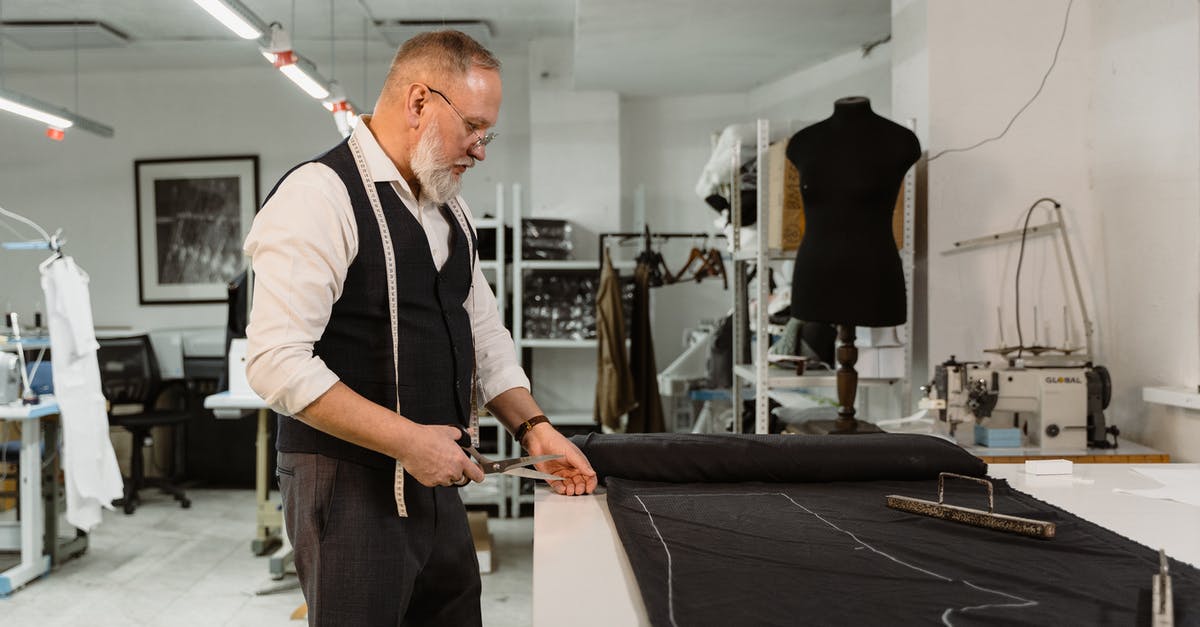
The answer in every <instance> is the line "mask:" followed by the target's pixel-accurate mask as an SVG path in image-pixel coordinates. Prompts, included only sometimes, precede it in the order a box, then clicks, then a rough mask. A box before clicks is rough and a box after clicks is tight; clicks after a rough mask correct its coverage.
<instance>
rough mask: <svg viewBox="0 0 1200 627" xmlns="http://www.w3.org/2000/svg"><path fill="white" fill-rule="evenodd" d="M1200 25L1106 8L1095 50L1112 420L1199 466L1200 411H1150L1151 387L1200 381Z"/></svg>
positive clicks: (1092, 130)
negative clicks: (1144, 390) (1146, 393)
mask: <svg viewBox="0 0 1200 627" xmlns="http://www.w3.org/2000/svg"><path fill="white" fill-rule="evenodd" d="M1198 19H1200V15H1198V11H1197V5H1196V3H1195V2H1183V1H1178V0H1175V1H1172V0H1156V1H1155V2H1151V3H1138V4H1136V5H1131V4H1130V3H1126V2H1120V1H1117V0H1106V1H1103V2H1095V3H1094V7H1093V9H1092V19H1091V23H1090V28H1091V30H1092V45H1091V48H1090V50H1089V56H1090V57H1091V66H1090V68H1089V69H1090V73H1091V76H1092V77H1093V85H1092V102H1091V107H1090V120H1089V122H1090V124H1089V129H1088V131H1089V134H1090V139H1091V141H1090V145H1089V152H1090V157H1091V168H1092V169H1091V173H1090V174H1091V176H1090V180H1089V183H1090V185H1091V188H1092V194H1091V203H1092V204H1093V205H1094V207H1095V211H1096V214H1097V216H1098V217H1099V225H1098V230H1099V233H1098V239H1099V242H1098V245H1099V248H1100V251H1101V252H1102V254H1101V255H1100V257H1099V258H1096V259H1093V262H1094V263H1095V267H1096V268H1097V269H1098V270H1099V271H1101V272H1102V273H1103V275H1104V277H1105V280H1104V281H1103V282H1098V284H1097V286H1096V287H1097V290H1098V292H1099V300H1101V303H1102V304H1101V311H1100V314H1101V320H1102V321H1104V322H1106V323H1107V324H1105V325H1104V326H1103V327H1102V328H1101V333H1102V334H1103V335H1104V347H1105V360H1104V363H1106V364H1107V365H1108V367H1109V368H1110V369H1111V370H1112V376H1113V382H1114V385H1115V387H1116V390H1115V393H1114V396H1113V406H1112V408H1111V409H1110V411H1109V415H1111V416H1115V417H1116V418H1117V422H1118V424H1119V425H1121V428H1122V429H1123V430H1124V431H1125V432H1126V433H1128V434H1129V435H1131V436H1132V437H1133V438H1135V439H1138V440H1141V441H1143V442H1145V443H1146V444H1148V445H1150V446H1153V447H1154V448H1159V449H1162V450H1165V451H1168V452H1170V453H1171V455H1172V457H1173V458H1174V459H1178V460H1189V461H1200V412H1194V411H1188V410H1183V409H1177V408H1167V407H1163V406H1158V405H1149V404H1146V403H1143V402H1142V400H1141V387H1142V386H1147V385H1173V386H1179V385H1187V386H1192V387H1193V389H1194V386H1195V385H1196V384H1197V383H1200V337H1198V335H1197V331H1198V322H1197V321H1198V320H1200V309H1198V307H1197V304H1198V302H1197V299H1198V295H1200V294H1198V290H1197V285H1198V283H1200V252H1198V251H1200V245H1198V244H1200V177H1198V174H1200V102H1198V100H1200V98H1198V95H1197V94H1198V92H1200V64H1198V62H1197V51H1198V50H1200V36H1198V30H1200V29H1198Z"/></svg>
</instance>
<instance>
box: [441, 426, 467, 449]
mask: <svg viewBox="0 0 1200 627" xmlns="http://www.w3.org/2000/svg"><path fill="white" fill-rule="evenodd" d="M446 426H448V427H454V428H455V429H458V439H457V440H455V443H456V444H458V445H459V446H461V447H463V448H466V449H469V448H471V432H470V431H467V429H466V427H463V426H462V425H446Z"/></svg>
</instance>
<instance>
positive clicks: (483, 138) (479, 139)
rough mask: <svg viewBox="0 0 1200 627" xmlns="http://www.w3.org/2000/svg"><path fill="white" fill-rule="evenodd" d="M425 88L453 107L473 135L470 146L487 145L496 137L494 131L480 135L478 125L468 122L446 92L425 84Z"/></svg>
mask: <svg viewBox="0 0 1200 627" xmlns="http://www.w3.org/2000/svg"><path fill="white" fill-rule="evenodd" d="M425 88H426V89H428V90H429V91H431V92H433V93H435V94H437V95H439V96H441V97H442V100H445V101H446V104H448V105H450V108H451V109H454V112H455V113H457V114H458V119H460V120H462V121H463V124H466V125H467V130H468V131H470V132H471V133H473V134H474V135H475V142H474V143H473V144H471V148H483V147H484V146H487V145H488V144H490V143H492V140H493V139H496V133H488V134H487V135H480V134H479V127H478V126H476V125H475V124H472V123H470V122H468V121H467V118H466V116H464V115H463V114H462V111H459V110H458V107H456V106H454V103H453V102H450V99H449V98H447V97H446V94H443V93H442V92H440V91H438V90H436V89H434V88H432V87H430V86H429V85H426V86H425Z"/></svg>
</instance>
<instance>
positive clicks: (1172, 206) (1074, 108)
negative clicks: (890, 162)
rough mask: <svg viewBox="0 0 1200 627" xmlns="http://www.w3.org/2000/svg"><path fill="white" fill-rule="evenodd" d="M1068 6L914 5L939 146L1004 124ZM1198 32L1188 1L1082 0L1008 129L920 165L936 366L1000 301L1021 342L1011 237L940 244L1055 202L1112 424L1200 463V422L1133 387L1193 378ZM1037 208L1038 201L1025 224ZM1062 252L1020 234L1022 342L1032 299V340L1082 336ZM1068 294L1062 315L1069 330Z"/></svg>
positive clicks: (986, 329)
mask: <svg viewBox="0 0 1200 627" xmlns="http://www.w3.org/2000/svg"><path fill="white" fill-rule="evenodd" d="M915 4H916V3H912V4H910V5H909V6H910V7H911V6H913V5H915ZM1065 9H1066V3H1057V2H1056V3H1046V2H1041V1H1038V0H1017V1H1013V2H1007V3H950V2H946V3H928V5H926V6H925V7H924V10H925V11H926V19H927V21H926V28H927V33H926V35H927V39H926V50H925V53H924V54H927V56H928V83H929V89H928V107H929V116H930V125H929V129H928V132H929V141H928V144H929V145H928V146H927V149H928V151H929V152H930V153H931V154H933V155H936V154H937V153H938V152H939V151H941V150H943V149H946V148H951V147H961V146H968V145H970V144H973V143H975V142H977V141H979V140H981V139H983V138H986V137H989V136H992V135H995V134H997V133H999V132H1000V131H1001V129H1003V127H1004V125H1005V124H1006V123H1007V122H1008V120H1009V119H1010V118H1011V117H1012V116H1013V114H1014V113H1015V112H1016V111H1017V110H1018V109H1019V108H1020V107H1021V106H1022V105H1023V104H1024V103H1025V102H1026V101H1027V100H1028V99H1029V97H1030V96H1031V95H1032V94H1033V92H1034V90H1035V89H1036V88H1037V86H1038V83H1039V81H1040V80H1041V77H1042V73H1043V72H1044V71H1045V68H1046V67H1047V66H1048V64H1049V63H1050V59H1051V57H1052V54H1053V52H1054V47H1055V44H1056V42H1057V41H1058V37H1059V34H1060V32H1061V28H1062V24H1063V16H1064V12H1065ZM914 30H919V29H914ZM1197 32H1198V28H1197V8H1196V5H1195V3H1188V2H1178V1H1172V0H1157V1H1155V2H1149V3H1137V5H1136V6H1134V5H1130V4H1128V3H1122V2H1116V1H1113V2H1091V3H1086V2H1076V3H1075V4H1074V5H1073V7H1072V12H1071V18H1070V24H1069V27H1068V30H1067V34H1066V39H1065V41H1064V42H1063V45H1062V50H1061V52H1060V55H1059V59H1058V64H1057V66H1056V67H1055V69H1054V71H1053V73H1052V74H1051V75H1050V78H1049V80H1048V81H1047V83H1046V86H1045V89H1044V91H1043V92H1042V93H1041V95H1040V96H1039V97H1038V98H1037V100H1036V101H1035V102H1034V104H1033V105H1032V106H1030V107H1029V108H1028V109H1027V110H1026V111H1025V112H1024V114H1022V116H1021V118H1020V119H1019V120H1017V122H1016V123H1015V124H1014V125H1013V127H1012V129H1011V130H1010V131H1009V132H1008V134H1007V135H1006V136H1005V137H1004V138H1003V139H1001V140H999V141H996V142H992V143H989V144H986V145H984V146H981V147H979V148H976V149H974V150H971V151H969V152H963V153H947V154H945V155H943V156H942V157H939V158H937V159H936V160H934V161H932V162H930V163H929V165H928V188H929V204H928V210H929V221H928V237H929V248H930V250H929V280H930V286H929V296H928V304H929V329H930V339H929V356H930V360H931V361H934V362H936V361H941V360H942V359H945V358H947V357H949V355H951V354H956V355H958V356H959V357H960V358H978V357H980V356H981V353H980V351H981V350H982V349H983V348H985V347H989V346H995V345H996V344H998V343H999V341H1000V337H999V335H1000V333H999V331H998V330H997V329H998V321H997V308H998V307H999V308H1000V309H1001V311H1002V314H1001V319H1002V321H1003V324H1004V338H1003V340H1004V342H1005V343H1007V344H1015V343H1016V341H1017V338H1016V328H1015V327H1016V325H1015V317H1014V314H1013V308H1014V304H1015V303H1014V300H1015V297H1014V296H1013V281H1014V274H1015V269H1016V268H1015V266H1016V256H1017V246H1016V245H1009V246H997V247H992V248H989V249H986V250H980V251H975V252H965V253H958V254H952V255H942V254H941V251H943V250H945V249H947V248H948V247H949V246H950V245H951V243H952V242H954V241H957V240H962V239H967V238H971V237H977V236H981V235H985V234H989V233H992V232H998V231H1003V230H1009V229H1013V228H1019V227H1020V226H1021V218H1022V217H1023V214H1024V211H1025V209H1026V208H1027V207H1028V206H1029V204H1030V203H1032V202H1033V201H1034V200H1035V199H1037V198H1039V197H1041V196H1053V197H1054V198H1057V199H1058V200H1059V201H1061V202H1062V204H1063V210H1064V214H1065V219H1066V221H1067V223H1068V225H1069V229H1068V234H1069V236H1070V238H1071V241H1072V245H1073V248H1074V251H1075V254H1076V261H1077V263H1078V264H1079V270H1080V274H1081V276H1080V279H1081V281H1082V282H1083V284H1084V294H1085V302H1086V304H1087V307H1088V309H1089V312H1090V313H1091V316H1092V317H1093V318H1094V320H1095V322H1096V337H1095V340H1096V342H1095V348H1096V350H1095V359H1096V362H1097V363H1099V364H1103V365H1105V366H1107V367H1108V368H1109V369H1110V370H1111V371H1112V374H1113V383H1114V388H1115V391H1114V400H1113V404H1112V406H1111V407H1110V409H1109V411H1108V415H1109V420H1110V422H1113V423H1115V424H1117V425H1118V426H1119V427H1120V428H1121V429H1122V431H1123V432H1124V433H1125V434H1126V435H1127V436H1130V437H1131V438H1132V439H1134V440H1139V441H1142V442H1144V443H1145V444H1147V445H1149V446H1152V447H1155V448H1158V449H1162V450H1165V451H1167V452H1169V453H1171V454H1172V456H1173V457H1174V458H1175V459H1179V460H1192V461H1195V460H1197V459H1200V420H1197V416H1196V415H1195V414H1194V413H1185V412H1182V411H1174V410H1167V409H1163V408H1157V407H1154V408H1151V407H1147V406H1146V405H1145V404H1143V403H1142V401H1141V387H1142V386H1144V385H1154V384H1175V385H1184V384H1191V385H1194V384H1195V383H1196V382H1197V379H1198V378H1200V369H1198V367H1197V355H1198V350H1200V338H1198V336H1197V328H1198V324H1197V313H1198V312H1197V292H1196V288H1195V285H1196V283H1197V279H1198V278H1200V276H1198V265H1200V262H1198V260H1197V253H1196V250H1197V234H1198V232H1200V225H1198V221H1197V205H1198V204H1200V189H1198V180H1200V179H1198V178H1197V173H1198V171H1200V158H1198V156H1197V153H1198V143H1200V131H1198V118H1197V111H1198V108H1197V92H1198V87H1200V79H1198V73H1197V70H1198V67H1197V51H1198V44H1197ZM915 54H916V55H917V56H919V55H920V54H921V53H920V52H916V53H915ZM916 88H918V89H919V87H916ZM897 99H898V100H899V98H897ZM908 101H913V102H917V101H919V99H914V98H912V97H909V98H908ZM916 106H917V107H919V105H916ZM1045 219H1046V212H1045V211H1043V210H1038V211H1037V212H1035V214H1034V218H1033V222H1032V223H1034V224H1036V223H1038V222H1041V221H1043V220H1045ZM1059 250H1061V249H1060V248H1058V247H1057V246H1055V245H1054V240H1053V239H1051V238H1036V239H1031V240H1030V241H1029V242H1028V244H1027V250H1026V257H1025V263H1024V268H1023V270H1022V292H1021V299H1022V300H1021V303H1022V316H1021V320H1022V326H1023V330H1024V335H1025V337H1024V339H1025V342H1026V343H1027V344H1028V343H1030V342H1031V338H1032V336H1033V334H1034V329H1033V327H1034V322H1033V314H1032V308H1033V306H1034V305H1036V306H1037V307H1038V310H1039V317H1040V324H1039V325H1038V327H1039V328H1038V329H1037V330H1036V332H1037V335H1038V340H1039V341H1040V342H1041V343H1054V344H1061V343H1062V342H1063V341H1064V338H1066V339H1068V340H1070V341H1071V343H1073V344H1075V343H1078V342H1081V341H1082V340H1083V337H1082V333H1081V331H1080V329H1079V324H1078V323H1077V322H1075V320H1077V319H1078V313H1077V312H1076V311H1075V310H1074V306H1073V302H1074V295H1073V294H1072V293H1071V292H1070V291H1069V290H1070V284H1069V283H1068V282H1067V280H1066V277H1065V275H1064V274H1063V273H1062V272H1060V271H1059V269H1058V268H1059V266H1060V264H1065V260H1062V258H1061V253H1060V252H1058V251H1059ZM1064 294H1065V297H1064ZM1064 302H1066V303H1068V304H1069V306H1070V307H1071V312H1070V317H1071V318H1072V322H1071V323H1070V324H1069V325H1067V327H1068V328H1067V329H1065V330H1064V324H1063V322H1062V318H1063V314H1062V307H1063V304H1064ZM1046 327H1048V328H1049V333H1047V331H1046ZM1047 336H1048V337H1047ZM1185 414H1186V415H1185Z"/></svg>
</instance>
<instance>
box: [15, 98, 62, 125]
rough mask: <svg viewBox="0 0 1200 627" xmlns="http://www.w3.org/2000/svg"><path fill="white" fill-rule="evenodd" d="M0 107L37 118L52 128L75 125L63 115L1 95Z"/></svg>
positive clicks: (32, 118)
mask: <svg viewBox="0 0 1200 627" xmlns="http://www.w3.org/2000/svg"><path fill="white" fill-rule="evenodd" d="M0 109H4V110H5V111H8V112H9V113H15V114H17V115H23V116H25V117H27V118H29V119H31V120H37V121H38V122H41V123H42V124H45V125H47V126H53V127H54V128H63V129H66V128H71V127H72V126H74V125H75V123H74V122H72V121H70V120H68V119H66V118H64V117H60V116H57V115H54V114H53V113H47V112H45V111H42V110H41V109H35V108H33V107H30V106H28V105H23V104H21V103H19V102H17V101H15V100H9V99H8V98H4V97H3V96H0Z"/></svg>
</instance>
